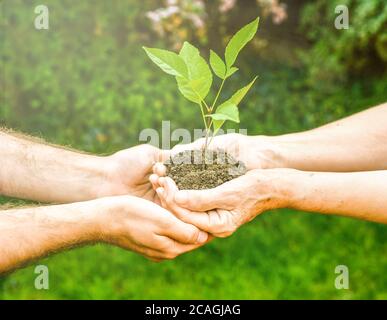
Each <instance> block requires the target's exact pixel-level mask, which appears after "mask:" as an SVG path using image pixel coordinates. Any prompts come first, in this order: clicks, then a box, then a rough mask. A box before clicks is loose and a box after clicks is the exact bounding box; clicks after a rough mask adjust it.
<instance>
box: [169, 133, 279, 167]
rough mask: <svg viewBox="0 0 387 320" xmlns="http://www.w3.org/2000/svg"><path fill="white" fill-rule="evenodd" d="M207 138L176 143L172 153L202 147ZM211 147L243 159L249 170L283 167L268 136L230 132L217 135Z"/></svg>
mask: <svg viewBox="0 0 387 320" xmlns="http://www.w3.org/2000/svg"><path fill="white" fill-rule="evenodd" d="M204 144H205V138H200V139H198V140H196V141H194V142H192V143H189V144H179V145H176V146H175V147H174V148H173V149H172V150H171V154H176V153H178V152H181V151H184V150H191V149H201V148H203V147H204ZM209 148H210V149H223V150H225V151H227V152H228V153H229V154H231V155H232V156H233V157H234V158H235V159H236V160H240V161H243V162H244V164H245V165H246V168H247V170H252V169H269V168H279V167H283V165H282V160H281V159H280V158H279V152H277V150H276V149H277V147H276V146H275V145H274V144H273V143H271V142H270V137H266V136H246V135H243V134H239V133H230V134H224V135H219V136H215V137H214V138H213V139H212V140H211V144H210V147H209Z"/></svg>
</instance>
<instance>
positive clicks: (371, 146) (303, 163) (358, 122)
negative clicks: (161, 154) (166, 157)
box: [173, 103, 387, 172]
mask: <svg viewBox="0 0 387 320" xmlns="http://www.w3.org/2000/svg"><path fill="white" fill-rule="evenodd" d="M203 144H204V139H199V140H196V141H195V142H194V143H192V144H188V145H178V146H176V147H175V148H174V150H173V151H174V152H179V151H182V150H185V149H197V148H200V147H201V146H203ZM211 147H212V148H221V149H224V150H226V151H228V152H230V153H231V154H232V155H234V156H235V157H236V158H237V159H239V160H241V161H243V162H244V163H245V164H246V166H247V168H248V169H249V170H251V169H259V168H260V169H271V168H294V169H298V170H304V171H335V172H349V171H371V170H385V169H387V103H385V104H382V105H380V106H377V107H374V108H370V109H368V110H365V111H363V112H360V113H357V114H355V115H353V116H350V117H347V118H344V119H342V120H339V121H336V122H333V123H330V124H328V125H325V126H322V127H320V128H316V129H313V130H309V131H305V132H299V133H292V134H286V135H281V136H272V137H270V136H245V135H241V134H227V135H220V136H217V137H215V138H214V139H213V141H212V143H211Z"/></svg>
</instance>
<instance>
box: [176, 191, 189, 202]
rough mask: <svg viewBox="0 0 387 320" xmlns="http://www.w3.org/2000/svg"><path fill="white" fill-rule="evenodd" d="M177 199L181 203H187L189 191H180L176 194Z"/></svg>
mask: <svg viewBox="0 0 387 320" xmlns="http://www.w3.org/2000/svg"><path fill="white" fill-rule="evenodd" d="M175 201H176V202H177V203H179V204H185V203H187V201H188V193H187V192H186V191H178V192H177V193H176V195H175Z"/></svg>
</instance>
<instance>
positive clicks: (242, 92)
mask: <svg viewBox="0 0 387 320" xmlns="http://www.w3.org/2000/svg"><path fill="white" fill-rule="evenodd" d="M257 78H258V77H255V78H254V79H253V80H252V81H251V82H250V83H249V84H248V85H247V86H244V87H243V88H241V89H239V90H238V91H237V92H235V93H234V94H233V95H232V97H231V98H230V99H229V100H227V101H229V102H231V103H234V104H235V105H239V103H240V102H241V101H242V99H243V98H244V97H245V95H246V94H247V92H249V90H250V88H251V87H252V85H253V84H254V82H255V80H257Z"/></svg>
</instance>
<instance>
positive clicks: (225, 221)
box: [150, 164, 287, 237]
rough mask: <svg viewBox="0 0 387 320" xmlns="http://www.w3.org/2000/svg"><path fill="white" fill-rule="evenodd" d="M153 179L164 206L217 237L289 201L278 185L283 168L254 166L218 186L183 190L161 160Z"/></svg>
mask: <svg viewBox="0 0 387 320" xmlns="http://www.w3.org/2000/svg"><path fill="white" fill-rule="evenodd" d="M154 170H155V174H154V175H152V176H151V177H150V180H151V182H152V184H153V186H154V188H155V189H156V192H157V194H158V196H159V198H160V200H161V204H162V206H163V207H164V208H166V209H168V210H169V211H171V212H173V213H174V214H175V215H176V217H178V218H179V219H181V220H182V221H184V222H186V223H190V224H193V225H195V226H197V227H198V228H199V229H201V230H203V231H206V232H209V233H210V234H212V235H214V236H216V237H227V236H229V235H231V234H233V233H234V232H235V231H236V230H237V229H238V228H239V227H240V226H242V225H243V224H245V223H247V222H249V221H251V220H252V219H254V218H255V217H256V216H257V215H259V214H260V213H262V212H264V211H266V210H269V209H274V208H282V207H285V206H286V205H287V203H286V201H285V200H284V199H285V197H284V196H283V194H282V190H281V188H280V187H277V185H278V182H277V180H278V177H279V175H280V174H281V171H283V170H287V169H273V170H259V169H257V170H252V171H249V172H248V173H247V174H245V175H244V176H241V177H239V178H237V179H234V180H231V181H229V182H226V183H224V184H222V185H220V186H218V187H216V188H214V189H208V190H182V191H179V190H178V188H177V186H176V184H175V183H174V182H173V180H172V179H170V178H169V177H161V176H162V175H163V174H164V173H165V168H163V166H162V165H160V164H157V165H156V166H155V169H154Z"/></svg>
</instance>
